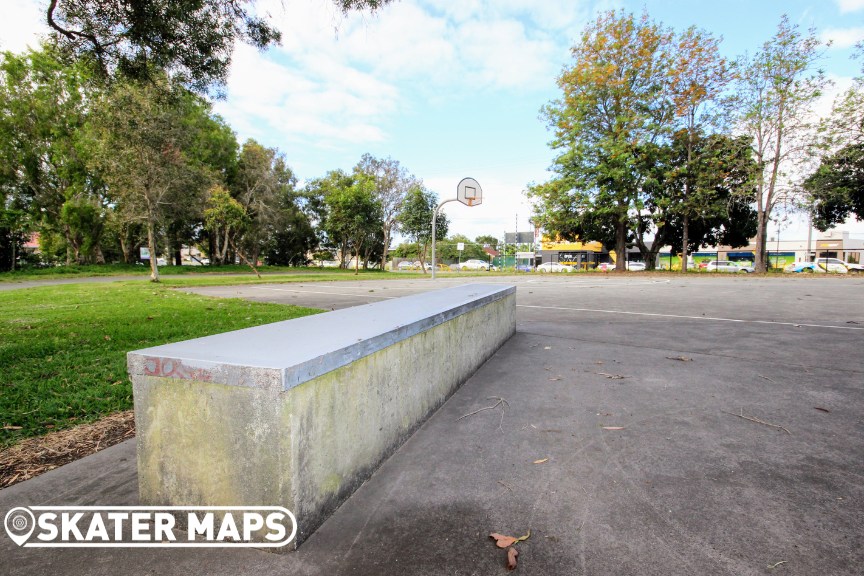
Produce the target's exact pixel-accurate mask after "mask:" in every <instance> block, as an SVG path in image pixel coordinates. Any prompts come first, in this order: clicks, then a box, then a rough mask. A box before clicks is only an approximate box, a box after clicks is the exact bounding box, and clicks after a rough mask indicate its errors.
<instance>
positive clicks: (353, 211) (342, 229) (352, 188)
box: [324, 173, 383, 274]
mask: <svg viewBox="0 0 864 576" xmlns="http://www.w3.org/2000/svg"><path fill="white" fill-rule="evenodd" d="M343 176H344V178H343V179H342V183H343V186H342V187H339V188H336V189H333V190H331V191H330V192H329V193H328V194H327V195H326V196H325V198H324V202H325V204H326V205H327V216H326V218H325V220H324V228H325V229H326V230H327V235H328V236H329V237H330V238H332V239H334V240H336V241H337V242H338V243H339V245H340V246H343V247H345V248H348V249H350V250H351V252H352V253H353V254H354V273H355V274H356V273H358V272H359V268H360V257H361V254H363V249H364V247H366V248H368V244H369V243H373V242H375V241H376V239H377V238H378V236H377V233H378V231H379V230H381V228H382V225H381V222H382V220H383V214H382V210H381V205H380V204H379V203H378V202H377V201H376V198H375V194H374V186H375V184H374V182H373V181H372V179H370V178H368V177H366V176H364V175H353V176H348V175H347V174H344V173H343ZM342 261H343V263H344V262H345V257H344V255H343V258H342Z"/></svg>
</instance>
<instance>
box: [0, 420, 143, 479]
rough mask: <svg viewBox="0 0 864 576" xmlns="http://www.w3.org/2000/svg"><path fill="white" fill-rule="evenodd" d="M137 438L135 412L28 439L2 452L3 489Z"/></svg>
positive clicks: (1, 475)
mask: <svg viewBox="0 0 864 576" xmlns="http://www.w3.org/2000/svg"><path fill="white" fill-rule="evenodd" d="M134 436H135V413H134V412H133V411H132V410H128V411H126V412H117V413H115V414H112V415H110V416H106V417H105V418H102V419H101V420H99V421H97V422H93V423H92V424H81V425H80V426H75V427H74V428H70V429H68V430H60V431H59V432H52V433H50V434H46V435H45V436H40V437H38V438H28V439H26V440H23V441H22V442H19V443H18V444H16V445H14V446H10V447H9V448H4V449H3V450H0V488H7V487H9V486H12V485H13V484H17V483H18V482H23V481H24V480H29V479H30V478H34V477H36V476H39V475H40V474H43V473H45V472H47V471H49V470H53V469H54V468H57V467H59V466H62V465H64V464H68V463H69V462H72V461H73V460H78V459H79V458H83V457H84V456H89V455H90V454H94V453H96V452H98V451H100V450H103V449H105V448H108V447H109V446H113V445H114V444H117V443H119V442H122V441H123V440H128V439H129V438H132V437H134Z"/></svg>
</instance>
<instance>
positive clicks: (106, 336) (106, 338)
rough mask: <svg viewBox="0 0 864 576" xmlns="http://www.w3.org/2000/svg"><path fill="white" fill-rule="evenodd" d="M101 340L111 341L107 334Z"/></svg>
mask: <svg viewBox="0 0 864 576" xmlns="http://www.w3.org/2000/svg"><path fill="white" fill-rule="evenodd" d="M103 338H105V340H111V337H110V336H109V335H107V334H105V336H103Z"/></svg>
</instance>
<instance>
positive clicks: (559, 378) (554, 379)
mask: <svg viewBox="0 0 864 576" xmlns="http://www.w3.org/2000/svg"><path fill="white" fill-rule="evenodd" d="M549 380H550V381H552V382H555V381H556V380H561V377H560V376H559V377H557V378H549Z"/></svg>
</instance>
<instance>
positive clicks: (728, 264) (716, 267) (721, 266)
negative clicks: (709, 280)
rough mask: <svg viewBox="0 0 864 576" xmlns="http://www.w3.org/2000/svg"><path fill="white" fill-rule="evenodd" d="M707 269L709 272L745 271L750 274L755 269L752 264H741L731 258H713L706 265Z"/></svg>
mask: <svg viewBox="0 0 864 576" xmlns="http://www.w3.org/2000/svg"><path fill="white" fill-rule="evenodd" d="M705 270H707V271H708V272H733V273H735V272H743V273H745V274H749V273H750V272H753V271H754V270H755V269H754V268H753V267H752V266H741V265H739V264H738V263H737V262H732V261H731V260H711V261H710V262H708V265H707V266H705Z"/></svg>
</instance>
